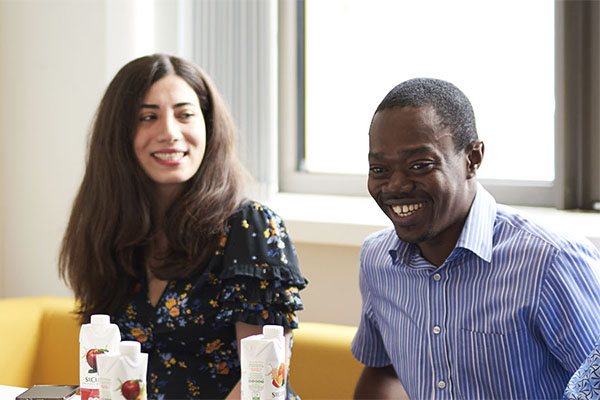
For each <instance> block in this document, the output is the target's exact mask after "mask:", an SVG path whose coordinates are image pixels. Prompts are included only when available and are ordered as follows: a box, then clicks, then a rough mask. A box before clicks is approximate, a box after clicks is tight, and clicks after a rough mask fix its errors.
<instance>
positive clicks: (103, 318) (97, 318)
mask: <svg viewBox="0 0 600 400" xmlns="http://www.w3.org/2000/svg"><path fill="white" fill-rule="evenodd" d="M90 322H91V323H92V324H93V325H109V324H110V316H108V315H106V314H93V315H92V316H91V317H90Z"/></svg>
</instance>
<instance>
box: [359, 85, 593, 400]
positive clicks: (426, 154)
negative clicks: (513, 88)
mask: <svg viewBox="0 0 600 400" xmlns="http://www.w3.org/2000/svg"><path fill="white" fill-rule="evenodd" d="M483 153H484V145H483V143H482V142H481V141H480V140H479V139H478V137H477V131H476V127H475V117H474V114H473V109H472V107H471V104H470V102H469V100H468V99H467V98H466V96H465V95H464V94H463V93H462V92H461V91H460V90H459V89H458V88H456V87H455V86H454V85H452V84H450V83H448V82H444V81H440V80H435V79H413V80H409V81H407V82H404V83H402V84H400V85H398V86H396V87H395V88H394V89H392V91H391V92H390V93H389V94H388V95H387V96H386V97H385V98H384V99H383V101H382V102H381V104H380V105H379V107H378V108H377V110H376V112H375V115H374V117H373V120H372V122H371V127H370V131H369V165H370V166H369V179H368V188H369V193H370V194H371V196H372V197H373V198H374V199H375V201H376V202H377V204H378V205H379V206H380V207H381V209H382V210H383V212H384V213H385V214H386V215H387V216H388V217H389V218H390V220H391V221H392V223H393V229H392V228H390V229H387V230H383V231H380V232H377V233H375V234H373V235H371V236H369V237H368V238H367V239H366V241H365V243H364V245H363V248H362V251H361V269H360V288H361V293H362V297H363V309H362V318H361V322H360V326H359V328H358V332H357V334H356V336H355V338H354V341H353V343H352V351H353V354H354V355H355V357H356V358H357V359H358V360H359V361H360V362H362V363H363V364H365V369H364V371H363V374H362V376H361V378H360V380H359V382H358V384H357V387H356V393H355V397H356V398H398V397H402V396H404V395H405V394H404V393H403V388H404V390H406V394H408V396H409V397H410V398H412V399H425V398H464V399H480V398H501V399H509V398H512V399H517V398H518V399H525V398H535V399H542V398H560V397H561V396H562V394H563V391H564V389H565V387H566V385H567V382H568V381H569V378H570V377H571V375H573V373H574V372H575V371H576V370H577V368H578V367H579V366H580V364H581V363H582V361H583V360H584V359H585V356H586V354H587V353H588V352H589V351H590V350H591V349H592V347H593V344H594V342H595V338H596V337H598V336H599V335H600V285H599V283H598V280H597V279H596V276H595V274H596V273H597V272H598V271H599V270H600V253H599V252H598V250H597V249H596V248H595V247H594V246H593V245H592V244H591V243H589V242H587V241H585V240H574V239H572V238H568V237H566V236H564V235H561V234H558V233H555V232H551V231H549V230H547V229H545V228H543V227H541V226H539V225H537V224H535V223H534V222H531V221H529V220H528V219H526V218H524V217H522V216H520V215H518V214H517V213H516V212H515V210H513V209H511V208H508V207H506V206H502V205H498V204H496V202H495V201H494V199H493V197H492V196H491V195H490V194H489V193H488V192H486V191H485V189H484V188H483V187H482V186H481V185H479V184H478V183H477V180H476V173H477V169H478V168H479V166H480V165H481V162H482V159H483ZM526 156H527V154H515V155H510V156H509V158H508V159H507V162H521V163H522V164H523V168H527V157H526ZM402 387H403V388H402Z"/></svg>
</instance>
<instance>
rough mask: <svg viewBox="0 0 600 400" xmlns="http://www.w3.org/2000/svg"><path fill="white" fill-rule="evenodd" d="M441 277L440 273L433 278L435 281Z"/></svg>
mask: <svg viewBox="0 0 600 400" xmlns="http://www.w3.org/2000/svg"><path fill="white" fill-rule="evenodd" d="M440 279H442V276H441V275H440V274H435V275H433V280H434V281H439V280H440Z"/></svg>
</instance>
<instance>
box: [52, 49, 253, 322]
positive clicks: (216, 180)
mask: <svg viewBox="0 0 600 400" xmlns="http://www.w3.org/2000/svg"><path fill="white" fill-rule="evenodd" d="M170 74H175V75H178V76H179V77H181V78H182V79H184V80H185V81H186V82H187V83H188V84H189V85H190V86H191V87H192V88H193V89H194V91H195V92H196V94H197V95H198V99H199V101H200V108H201V109H202V113H203V116H204V120H205V124H206V150H205V153H204V158H203V161H202V163H201V165H200V168H199V170H198V171H197V172H196V174H195V175H194V176H193V177H192V178H191V179H190V180H189V181H188V182H186V183H185V187H184V189H183V190H182V191H181V193H180V194H179V196H178V197H177V198H176V199H175V200H174V201H173V203H172V204H171V206H170V207H169V209H168V210H167V212H166V215H164V216H161V217H160V220H161V221H162V222H161V227H160V229H161V231H163V233H164V235H165V236H166V239H167V248H168V253H167V254H166V255H165V258H164V260H163V261H164V262H163V263H162V264H161V266H160V268H156V269H153V270H152V272H153V274H154V275H155V276H156V277H158V278H160V279H177V278H181V277H185V276H189V275H191V274H193V273H195V272H197V271H200V270H201V269H202V268H203V267H204V266H205V265H206V262H207V261H208V260H209V259H210V257H212V255H213V254H214V252H215V250H216V247H217V245H218V241H219V239H220V237H221V234H222V231H223V228H224V226H225V223H226V220H227V218H228V217H229V216H230V215H231V213H232V212H233V211H234V210H235V209H236V208H237V207H238V206H239V204H240V202H241V201H242V199H243V197H244V190H245V187H244V185H245V183H246V177H247V172H246V170H245V169H244V167H243V166H242V165H241V163H240V162H239V160H238V158H237V155H236V150H235V145H236V129H235V125H234V123H233V120H232V118H231V117H230V114H229V111H228V110H227V107H226V106H225V104H224V102H223V101H222V100H221V97H220V95H219V94H218V92H217V90H216V89H215V87H214V85H213V83H212V82H211V80H210V78H209V77H208V76H207V75H206V74H205V73H204V72H203V71H202V70H201V69H200V68H199V67H198V66H196V65H195V64H193V63H191V62H189V61H186V60H183V59H181V58H177V57H173V56H168V55H162V54H155V55H152V56H147V57H142V58H138V59H136V60H133V61H131V62H130V63H128V64H127V65H125V66H124V67H123V68H122V69H121V70H120V71H119V72H118V73H117V75H116V76H115V78H114V79H113V80H112V82H111V83H110V84H109V86H108V88H107V90H106V93H105V94H104V97H103V99H102V101H101V103H100V106H99V107H98V110H97V113H96V118H95V121H94V126H93V129H92V132H91V136H90V139H89V144H88V154H87V163H86V164H87V165H86V170H85V175H84V178H83V181H82V183H81V187H80V188H79V192H78V194H77V197H76V198H75V201H74V204H73V208H72V211H71V217H70V219H69V222H68V225H67V229H66V231H65V234H64V237H63V241H62V247H61V251H60V255H59V273H60V276H61V278H62V279H63V280H65V281H66V282H67V283H68V284H69V285H70V287H71V288H72V289H73V291H74V294H75V298H76V299H77V300H78V302H79V308H78V310H77V312H78V313H79V314H80V316H81V318H82V321H87V319H88V318H89V316H90V315H91V314H94V313H108V314H112V313H114V312H116V311H118V310H119V309H120V308H121V307H122V306H124V305H125V303H126V302H127V301H128V300H129V298H130V297H131V294H132V288H133V287H134V285H135V284H136V283H137V282H139V279H140V277H141V276H143V274H144V271H143V268H144V266H143V262H142V259H143V254H144V253H145V252H147V251H148V246H149V245H150V244H151V242H152V240H153V238H154V237H155V235H156V233H157V220H158V219H159V217H158V216H157V215H156V209H157V205H156V194H155V188H154V185H153V183H152V181H151V180H150V178H149V177H148V176H147V175H146V174H145V173H144V171H143V170H142V168H141V166H140V165H139V163H138V161H137V158H136V156H135V154H134V149H133V138H134V132H135V129H136V125H137V120H138V115H139V109H140V106H141V104H142V99H143V98H144V96H145V94H146V93H147V91H148V90H149V88H150V86H152V84H153V83H154V82H156V81H158V80H159V79H161V78H163V77H165V76H166V75H170Z"/></svg>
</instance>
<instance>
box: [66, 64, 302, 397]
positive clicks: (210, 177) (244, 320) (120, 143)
mask: <svg viewBox="0 0 600 400" xmlns="http://www.w3.org/2000/svg"><path fill="white" fill-rule="evenodd" d="M234 145H235V128H234V124H233V122H232V120H231V118H230V116H229V112H228V111H227V109H226V107H225V105H224V103H223V101H222V100H221V98H220V96H219V94H218V93H217V91H216V89H215V87H214V86H213V84H212V82H211V81H210V79H209V78H208V76H206V74H205V73H204V72H203V71H202V70H200V68H198V67H197V66H196V65H194V64H193V63H191V62H189V61H185V60H183V59H180V58H177V57H172V56H167V55H152V56H147V57H142V58H139V59H136V60H134V61H132V62H130V63H128V64H127V65H125V66H124V67H123V68H122V69H121V70H120V71H119V72H118V73H117V75H116V76H115V78H114V79H113V81H112V82H111V83H110V84H109V86H108V89H107V91H106V93H105V95H104V97H103V99H102V101H101V103H100V106H99V108H98V111H97V115H96V119H95V123H94V126H93V130H92V133H91V138H90V142H89V149H88V158H87V166H86V171H85V176H84V178H83V182H82V184H81V187H80V189H79V193H78V194H77V197H76V199H75V202H74V205H73V210H72V213H71V217H70V220H69V223H68V226H67V229H66V232H65V235H64V238H63V243H62V248H61V252H60V258H59V270H60V274H61V277H62V278H63V279H65V280H66V281H67V282H68V283H69V285H70V286H71V287H72V288H73V291H74V293H75V297H76V299H77V300H78V302H79V305H80V306H79V310H78V312H79V314H80V316H81V320H82V322H87V321H88V320H89V316H90V315H92V314H95V313H107V314H110V315H111V316H112V317H113V319H114V321H115V322H116V323H117V324H118V325H119V327H120V329H121V335H122V338H123V340H138V341H139V342H141V343H142V351H144V352H147V353H148V354H149V365H148V396H149V398H159V399H174V398H177V399H180V398H225V397H226V396H229V397H228V398H236V397H237V398H239V389H240V383H239V378H240V365H239V356H238V348H239V340H240V339H241V338H243V337H246V336H249V335H253V334H257V333H260V332H261V330H262V325H264V324H277V325H282V326H284V328H285V331H286V340H287V341H288V351H290V350H291V340H290V339H291V333H290V332H291V329H292V328H296V327H297V320H296V315H295V312H296V311H298V310H301V309H302V302H301V300H300V297H299V296H298V291H299V290H300V289H303V288H304V287H305V285H306V280H305V279H304V278H303V277H302V275H301V274H300V271H299V269H298V264H297V259H296V254H295V250H294V248H293V245H292V243H291V241H290V239H289V237H288V235H287V232H286V229H285V226H284V224H283V222H282V220H281V219H280V218H279V216H278V215H277V214H275V213H274V212H273V211H271V210H270V209H269V208H268V207H266V206H264V205H262V204H259V203H257V202H253V201H248V200H246V199H245V197H244V183H245V180H246V172H245V170H244V168H243V167H242V165H241V164H240V162H239V161H238V159H237V157H236V153H235V148H234ZM288 360H289V354H288ZM293 396H294V394H293V391H291V389H290V388H289V386H288V398H291V397H293Z"/></svg>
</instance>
